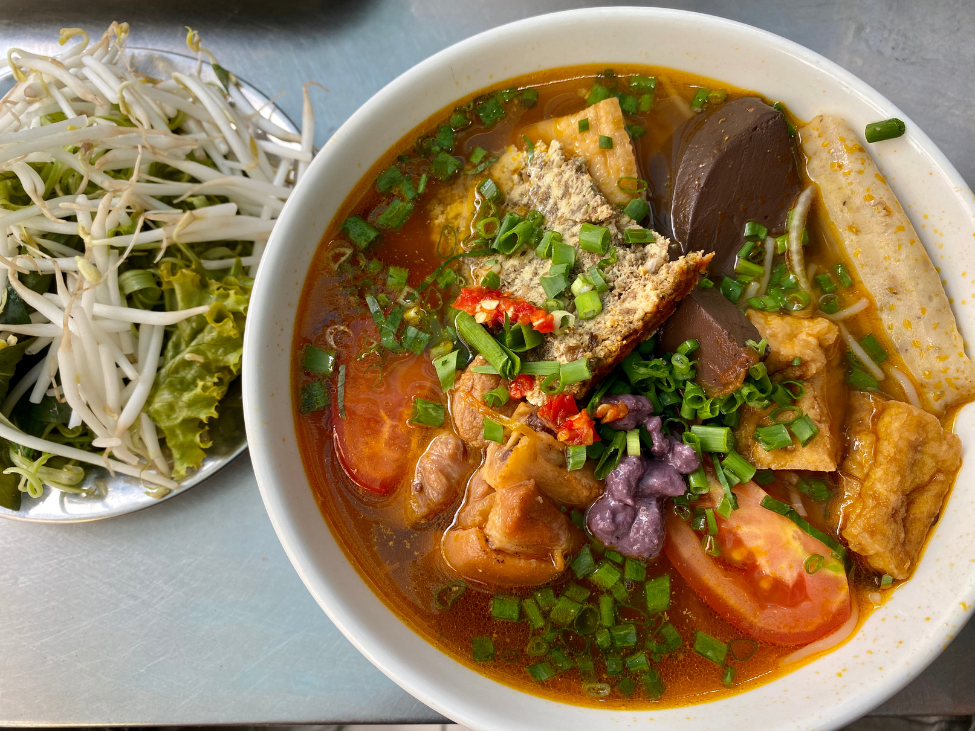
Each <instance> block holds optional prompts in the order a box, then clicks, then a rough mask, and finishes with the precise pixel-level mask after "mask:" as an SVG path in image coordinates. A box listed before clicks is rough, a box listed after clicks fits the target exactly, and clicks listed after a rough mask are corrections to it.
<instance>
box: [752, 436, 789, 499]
mask: <svg viewBox="0 0 975 731" xmlns="http://www.w3.org/2000/svg"><path fill="white" fill-rule="evenodd" d="M789 441H790V442H791V441H792V440H791V439H790V440H789ZM766 451H767V450H766ZM752 479H753V480H755V482H756V484H758V485H761V486H762V487H765V486H766V485H771V484H772V483H773V482H775V473H774V472H772V470H758V471H757V472H755V476H754V477H753V478H752Z"/></svg>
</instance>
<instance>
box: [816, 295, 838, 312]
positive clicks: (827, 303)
mask: <svg viewBox="0 0 975 731" xmlns="http://www.w3.org/2000/svg"><path fill="white" fill-rule="evenodd" d="M819 309H820V311H822V312H825V313H826V314H827V315H835V314H836V313H837V312H839V311H840V298H839V297H837V296H836V295H835V294H824V295H823V296H822V297H820V298H819Z"/></svg>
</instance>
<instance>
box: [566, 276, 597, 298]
mask: <svg viewBox="0 0 975 731" xmlns="http://www.w3.org/2000/svg"><path fill="white" fill-rule="evenodd" d="M591 289H593V286H592V282H590V281H589V277H588V276H587V275H585V274H580V275H579V276H578V277H576V278H575V281H574V282H572V286H571V287H569V291H570V292H572V294H574V295H580V294H582V293H583V292H588V291H589V290H591Z"/></svg>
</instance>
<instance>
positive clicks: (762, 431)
mask: <svg viewBox="0 0 975 731" xmlns="http://www.w3.org/2000/svg"><path fill="white" fill-rule="evenodd" d="M755 439H757V440H758V443H759V444H761V445H762V449H764V450H765V451H766V452H771V451H772V450H773V449H783V448H784V447H791V446H792V437H791V436H790V435H789V430H788V429H786V428H785V424H774V425H773V426H760V427H758V428H756V429H755ZM773 479H774V477H773Z"/></svg>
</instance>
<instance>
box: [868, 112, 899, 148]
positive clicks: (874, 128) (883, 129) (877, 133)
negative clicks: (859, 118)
mask: <svg viewBox="0 0 975 731" xmlns="http://www.w3.org/2000/svg"><path fill="white" fill-rule="evenodd" d="M906 131H907V126H906V125H905V124H904V123H903V122H902V121H901V120H899V119H897V117H893V118H892V119H885V120H884V121H882V122H872V123H871V124H868V125H867V127H866V129H865V130H864V131H863V136H864V137H865V138H866V140H867V142H883V141H884V140H892V139H894V138H895V137H900V136H901V135H902V134H904V132H906Z"/></svg>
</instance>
